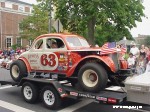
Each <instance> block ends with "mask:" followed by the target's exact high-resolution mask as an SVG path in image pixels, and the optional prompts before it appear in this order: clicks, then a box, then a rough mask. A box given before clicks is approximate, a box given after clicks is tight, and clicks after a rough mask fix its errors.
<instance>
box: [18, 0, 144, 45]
mask: <svg viewBox="0 0 150 112" xmlns="http://www.w3.org/2000/svg"><path fill="white" fill-rule="evenodd" d="M37 1H38V2H39V4H38V5H37V6H34V12H33V15H31V16H30V17H28V18H27V19H25V20H24V21H23V22H22V23H21V25H20V26H21V29H22V30H23V32H22V33H21V34H22V36H23V37H25V38H27V37H29V38H34V37H36V36H38V35H40V34H43V33H47V31H48V14H49V11H50V10H52V9H50V8H49V3H50V1H49V0H37ZM51 4H52V7H53V9H54V8H56V16H55V18H56V19H57V18H59V19H60V20H61V22H62V24H63V28H64V30H68V31H69V32H72V33H76V34H79V35H82V36H85V37H88V38H87V39H88V41H89V42H90V44H95V43H96V44H99V45H102V44H103V43H104V42H106V41H118V40H120V39H122V38H123V37H124V36H126V37H127V39H131V38H132V36H131V34H130V31H129V30H130V29H131V28H133V27H135V26H136V23H135V22H136V21H142V19H141V17H143V16H144V13H143V9H144V7H143V5H142V3H141V0H92V1H91V0H51ZM30 23H32V24H33V26H34V27H31V26H30V25H29V24H30Z"/></svg>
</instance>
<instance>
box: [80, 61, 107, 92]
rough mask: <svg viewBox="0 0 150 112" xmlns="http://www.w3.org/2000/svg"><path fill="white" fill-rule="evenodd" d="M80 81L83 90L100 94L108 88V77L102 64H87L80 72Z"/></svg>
mask: <svg viewBox="0 0 150 112" xmlns="http://www.w3.org/2000/svg"><path fill="white" fill-rule="evenodd" d="M78 81H79V84H80V86H81V88H82V89H83V90H85V91H88V92H99V91H101V90H103V89H104V88H105V87H106V85H107V81H108V75H107V72H106V70H105V69H104V68H103V67H102V66H101V65H100V64H98V63H87V64H85V65H83V66H82V67H81V69H80V70H79V73H78Z"/></svg>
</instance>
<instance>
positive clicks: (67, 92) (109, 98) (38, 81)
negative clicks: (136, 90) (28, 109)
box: [0, 73, 127, 110]
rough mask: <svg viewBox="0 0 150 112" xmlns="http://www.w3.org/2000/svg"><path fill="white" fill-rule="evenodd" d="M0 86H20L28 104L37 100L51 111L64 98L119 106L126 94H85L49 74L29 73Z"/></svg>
mask: <svg viewBox="0 0 150 112" xmlns="http://www.w3.org/2000/svg"><path fill="white" fill-rule="evenodd" d="M0 84H1V85H6V84H7V85H8V84H9V85H12V86H17V87H20V86H21V93H22V96H23V98H24V100H25V101H26V102H28V103H35V102H36V101H37V100H38V99H39V98H41V99H42V101H43V103H44V105H45V106H46V107H47V108H49V109H52V110H55V109H59V107H60V106H61V104H62V103H63V100H64V98H67V97H71V98H75V99H79V98H90V99H94V100H95V101H97V102H99V103H107V104H121V103H122V102H124V101H125V100H126V96H127V95H126V93H125V92H123V91H121V92H119V91H117V92H116V91H111V90H103V91H100V92H98V93H92V92H85V91H83V90H79V89H77V88H76V87H74V86H72V85H71V84H70V82H68V81H66V82H64V81H58V80H57V77H55V76H54V77H53V78H51V77H50V74H44V73H38V74H36V73H31V74H30V75H28V76H27V77H24V78H22V79H21V81H20V82H14V81H0Z"/></svg>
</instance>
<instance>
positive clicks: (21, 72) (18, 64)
mask: <svg viewBox="0 0 150 112" xmlns="http://www.w3.org/2000/svg"><path fill="white" fill-rule="evenodd" d="M10 75H11V77H12V79H13V80H14V81H16V82H19V81H20V80H21V79H22V78H23V77H26V76H27V68H26V65H25V63H24V62H23V61H21V60H16V61H14V62H13V63H12V64H11V66H10Z"/></svg>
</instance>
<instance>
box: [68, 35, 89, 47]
mask: <svg viewBox="0 0 150 112" xmlns="http://www.w3.org/2000/svg"><path fill="white" fill-rule="evenodd" d="M66 40H67V43H68V45H69V46H70V47H90V45H89V44H88V42H87V41H86V40H85V39H82V38H79V37H67V38H66Z"/></svg>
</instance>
